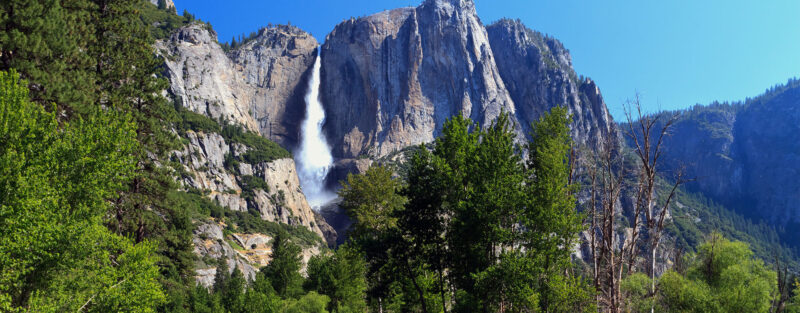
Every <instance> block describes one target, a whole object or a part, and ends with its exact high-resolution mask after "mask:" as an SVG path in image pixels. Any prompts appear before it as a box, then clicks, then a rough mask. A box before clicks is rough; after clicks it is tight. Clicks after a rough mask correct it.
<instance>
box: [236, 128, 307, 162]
mask: <svg viewBox="0 0 800 313" xmlns="http://www.w3.org/2000/svg"><path fill="white" fill-rule="evenodd" d="M222 137H224V138H225V141H227V142H228V143H230V144H233V143H240V144H243V145H245V146H246V147H247V148H248V150H247V152H245V154H244V156H243V158H244V161H246V162H247V163H250V164H257V163H261V162H271V161H273V160H277V159H283V158H290V157H292V155H291V154H290V153H289V151H287V150H286V149H284V148H283V147H281V146H280V145H278V144H277V143H275V142H273V141H270V140H269V139H266V138H264V137H261V136H260V135H258V134H256V133H254V132H251V131H247V130H245V129H244V128H243V127H242V126H239V125H229V124H228V125H225V127H223V128H222Z"/></svg>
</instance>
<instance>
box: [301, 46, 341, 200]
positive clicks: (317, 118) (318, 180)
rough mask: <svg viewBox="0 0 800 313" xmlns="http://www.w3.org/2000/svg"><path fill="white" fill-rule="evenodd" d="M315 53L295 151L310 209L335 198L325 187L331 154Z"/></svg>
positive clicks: (331, 159)
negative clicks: (324, 125)
mask: <svg viewBox="0 0 800 313" xmlns="http://www.w3.org/2000/svg"><path fill="white" fill-rule="evenodd" d="M321 58H322V57H321V56H317V60H316V62H314V69H313V72H312V74H311V79H310V80H309V81H308V91H306V98H305V100H306V119H305V120H303V124H302V126H301V131H302V133H301V135H300V147H299V149H297V150H296V151H295V155H294V158H295V162H297V165H298V170H297V174H298V176H299V178H300V186H301V187H302V188H303V193H304V194H305V196H306V200H308V204H309V205H311V208H313V209H315V210H316V209H319V207H320V206H322V205H324V204H325V203H327V202H330V201H331V200H333V199H334V198H336V194H334V193H333V192H331V191H329V190H326V189H325V177H326V176H328V172H329V171H330V169H331V167H332V166H333V156H332V155H331V148H330V146H328V141H327V140H325V135H324V134H323V133H322V124H323V123H325V110H324V109H323V108H322V102H320V100H319V71H320V59H321Z"/></svg>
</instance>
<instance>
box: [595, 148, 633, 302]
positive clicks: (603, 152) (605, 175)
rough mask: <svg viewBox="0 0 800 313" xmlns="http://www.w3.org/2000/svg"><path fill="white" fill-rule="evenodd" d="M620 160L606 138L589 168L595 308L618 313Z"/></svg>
mask: <svg viewBox="0 0 800 313" xmlns="http://www.w3.org/2000/svg"><path fill="white" fill-rule="evenodd" d="M622 161H623V160H622V158H621V155H620V154H619V153H618V151H617V143H616V142H615V141H614V138H608V139H607V140H606V142H605V143H603V145H602V147H601V148H600V149H599V151H597V152H596V154H595V159H594V160H593V162H592V163H593V164H592V165H590V167H589V168H590V169H591V172H590V175H591V179H592V185H591V186H592V190H591V193H592V196H591V197H592V198H591V206H592V209H591V215H592V216H591V218H592V221H591V223H592V225H591V229H590V230H591V233H590V238H591V244H592V255H593V263H594V264H593V265H594V271H595V272H594V278H595V282H594V284H595V288H596V290H597V291H598V295H597V298H596V299H597V304H598V307H600V308H603V310H604V311H606V312H613V313H617V312H620V310H621V298H620V295H621V293H620V288H619V287H620V284H619V283H620V280H621V276H620V270H621V268H622V266H621V264H622V263H624V262H623V260H624V254H623V253H624V251H623V250H620V251H619V252H620V254H619V255H618V254H617V248H616V246H615V243H614V238H615V230H616V227H615V226H616V224H615V223H616V221H615V216H616V215H617V209H616V208H617V203H618V202H619V198H620V194H621V190H622V183H623V178H624V177H623V175H622V170H623V162H622ZM598 166H599V167H598ZM598 198H599V199H598ZM598 209H599V212H598ZM598 235H599V238H598Z"/></svg>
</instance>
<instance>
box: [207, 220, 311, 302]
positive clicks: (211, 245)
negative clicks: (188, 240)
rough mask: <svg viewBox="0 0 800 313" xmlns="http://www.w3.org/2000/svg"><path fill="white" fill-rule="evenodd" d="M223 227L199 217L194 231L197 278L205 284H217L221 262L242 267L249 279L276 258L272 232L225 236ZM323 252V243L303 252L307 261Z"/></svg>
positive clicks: (209, 285) (307, 248)
mask: <svg viewBox="0 0 800 313" xmlns="http://www.w3.org/2000/svg"><path fill="white" fill-rule="evenodd" d="M223 227H224V225H222V224H219V223H218V222H215V221H214V220H211V219H209V220H204V221H199V222H198V225H197V228H196V229H195V231H194V238H193V240H192V243H193V245H194V253H195V254H197V255H198V256H199V258H200V261H199V262H198V264H197V268H196V269H195V273H196V280H197V283H198V284H200V285H202V286H205V287H211V286H213V284H214V276H215V275H216V274H217V268H218V267H219V264H220V263H219V262H226V263H227V266H228V270H229V271H230V272H233V270H234V269H236V268H238V269H239V270H240V271H242V274H244V276H245V277H246V278H247V279H248V280H253V279H254V278H255V276H256V274H257V273H258V271H259V269H260V268H261V267H264V266H267V265H269V262H270V261H271V260H272V237H271V236H269V235H265V234H242V233H231V234H230V235H227V236H225V235H224V233H223V231H222V229H223ZM319 253H320V250H319V247H316V246H312V247H304V248H303V250H302V251H301V253H300V255H301V257H302V261H303V264H307V263H308V260H309V259H310V258H311V257H312V256H314V255H317V254H319ZM304 268H305V267H304ZM304 268H303V270H304Z"/></svg>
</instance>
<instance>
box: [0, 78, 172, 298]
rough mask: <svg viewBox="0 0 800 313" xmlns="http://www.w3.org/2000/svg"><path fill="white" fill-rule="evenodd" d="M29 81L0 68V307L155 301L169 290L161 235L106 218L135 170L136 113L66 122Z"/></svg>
mask: <svg viewBox="0 0 800 313" xmlns="http://www.w3.org/2000/svg"><path fill="white" fill-rule="evenodd" d="M24 85H25V82H20V81H19V80H18V75H17V74H16V73H15V72H13V71H12V72H11V73H5V72H0V181H1V182H2V183H0V225H3V227H0V269H2V273H3V274H2V275H0V308H3V309H4V310H12V309H13V308H15V307H26V306H28V305H33V306H34V307H41V310H42V311H62V310H71V311H74V310H76V309H77V308H78V307H81V306H82V305H83V304H84V303H86V308H88V310H90V311H96V312H103V311H104V310H106V309H111V310H132V311H143V312H148V311H152V309H153V307H154V306H155V305H156V304H158V303H160V302H161V301H163V297H164V296H163V293H162V291H161V288H160V286H159V285H158V283H157V281H156V278H157V276H158V274H157V268H156V267H155V265H154V261H153V258H152V255H151V253H152V251H153V248H154V247H153V245H152V244H148V243H146V242H142V243H140V244H138V245H134V244H133V243H131V242H130V241H129V240H128V239H126V238H124V237H121V236H118V235H115V234H112V233H110V232H109V231H108V230H107V229H106V228H104V227H102V226H100V225H101V218H102V216H103V215H104V214H105V212H106V210H107V209H108V201H107V200H108V199H111V198H113V197H114V196H115V195H116V193H117V192H118V191H119V190H121V189H122V188H123V187H124V185H125V183H126V182H127V181H128V180H129V179H131V177H132V176H133V169H134V159H133V158H132V152H133V151H134V150H135V149H136V148H137V144H136V141H135V132H134V127H133V124H132V123H131V119H130V116H126V115H120V114H118V113H116V112H114V111H109V112H97V113H94V114H92V115H91V116H89V117H87V118H86V119H76V120H75V121H73V122H71V123H62V124H61V125H59V123H58V122H57V121H56V116H55V114H52V113H47V112H45V110H44V109H43V108H42V107H41V106H39V105H37V104H34V103H31V102H30V101H29V100H28V93H27V89H26V88H25V87H23V86H24ZM114 260H116V261H114Z"/></svg>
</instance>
